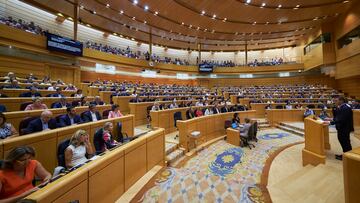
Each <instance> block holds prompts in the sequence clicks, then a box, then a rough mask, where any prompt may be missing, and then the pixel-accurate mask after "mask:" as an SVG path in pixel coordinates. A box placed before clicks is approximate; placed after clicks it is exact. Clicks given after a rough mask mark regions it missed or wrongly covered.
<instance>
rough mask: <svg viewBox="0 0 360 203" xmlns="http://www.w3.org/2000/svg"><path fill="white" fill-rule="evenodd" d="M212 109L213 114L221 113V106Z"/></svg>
mask: <svg viewBox="0 0 360 203" xmlns="http://www.w3.org/2000/svg"><path fill="white" fill-rule="evenodd" d="M212 111H213V114H218V113H221V111H220V109H219V108H215V107H214V108H213V109H212Z"/></svg>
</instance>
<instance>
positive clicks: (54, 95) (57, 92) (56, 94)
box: [50, 87, 65, 98]
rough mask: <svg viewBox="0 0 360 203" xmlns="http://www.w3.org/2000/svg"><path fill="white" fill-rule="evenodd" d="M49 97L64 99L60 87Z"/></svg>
mask: <svg viewBox="0 0 360 203" xmlns="http://www.w3.org/2000/svg"><path fill="white" fill-rule="evenodd" d="M50 97H59V98H60V97H65V96H64V95H63V94H62V93H61V87H57V88H56V92H55V93H54V94H51V95H50Z"/></svg>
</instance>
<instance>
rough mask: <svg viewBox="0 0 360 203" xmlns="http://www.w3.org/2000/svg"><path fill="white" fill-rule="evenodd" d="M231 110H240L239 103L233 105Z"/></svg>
mask: <svg viewBox="0 0 360 203" xmlns="http://www.w3.org/2000/svg"><path fill="white" fill-rule="evenodd" d="M230 111H232V112H234V111H239V108H238V105H237V104H235V105H234V106H232V107H231V108H230Z"/></svg>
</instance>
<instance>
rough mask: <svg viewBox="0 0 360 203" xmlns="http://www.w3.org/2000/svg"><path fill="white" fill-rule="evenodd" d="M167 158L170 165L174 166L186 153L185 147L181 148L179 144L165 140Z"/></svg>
mask: <svg viewBox="0 0 360 203" xmlns="http://www.w3.org/2000/svg"><path fill="white" fill-rule="evenodd" d="M165 154H166V157H165V160H166V162H167V165H168V166H173V165H174V164H175V163H176V162H177V161H178V160H179V159H180V158H182V157H183V156H184V155H185V149H181V148H179V146H178V144H176V143H172V142H165Z"/></svg>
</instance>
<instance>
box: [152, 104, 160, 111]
mask: <svg viewBox="0 0 360 203" xmlns="http://www.w3.org/2000/svg"><path fill="white" fill-rule="evenodd" d="M160 110H163V107H162V105H160V103H159V102H155V103H154V106H152V107H151V111H160Z"/></svg>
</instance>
